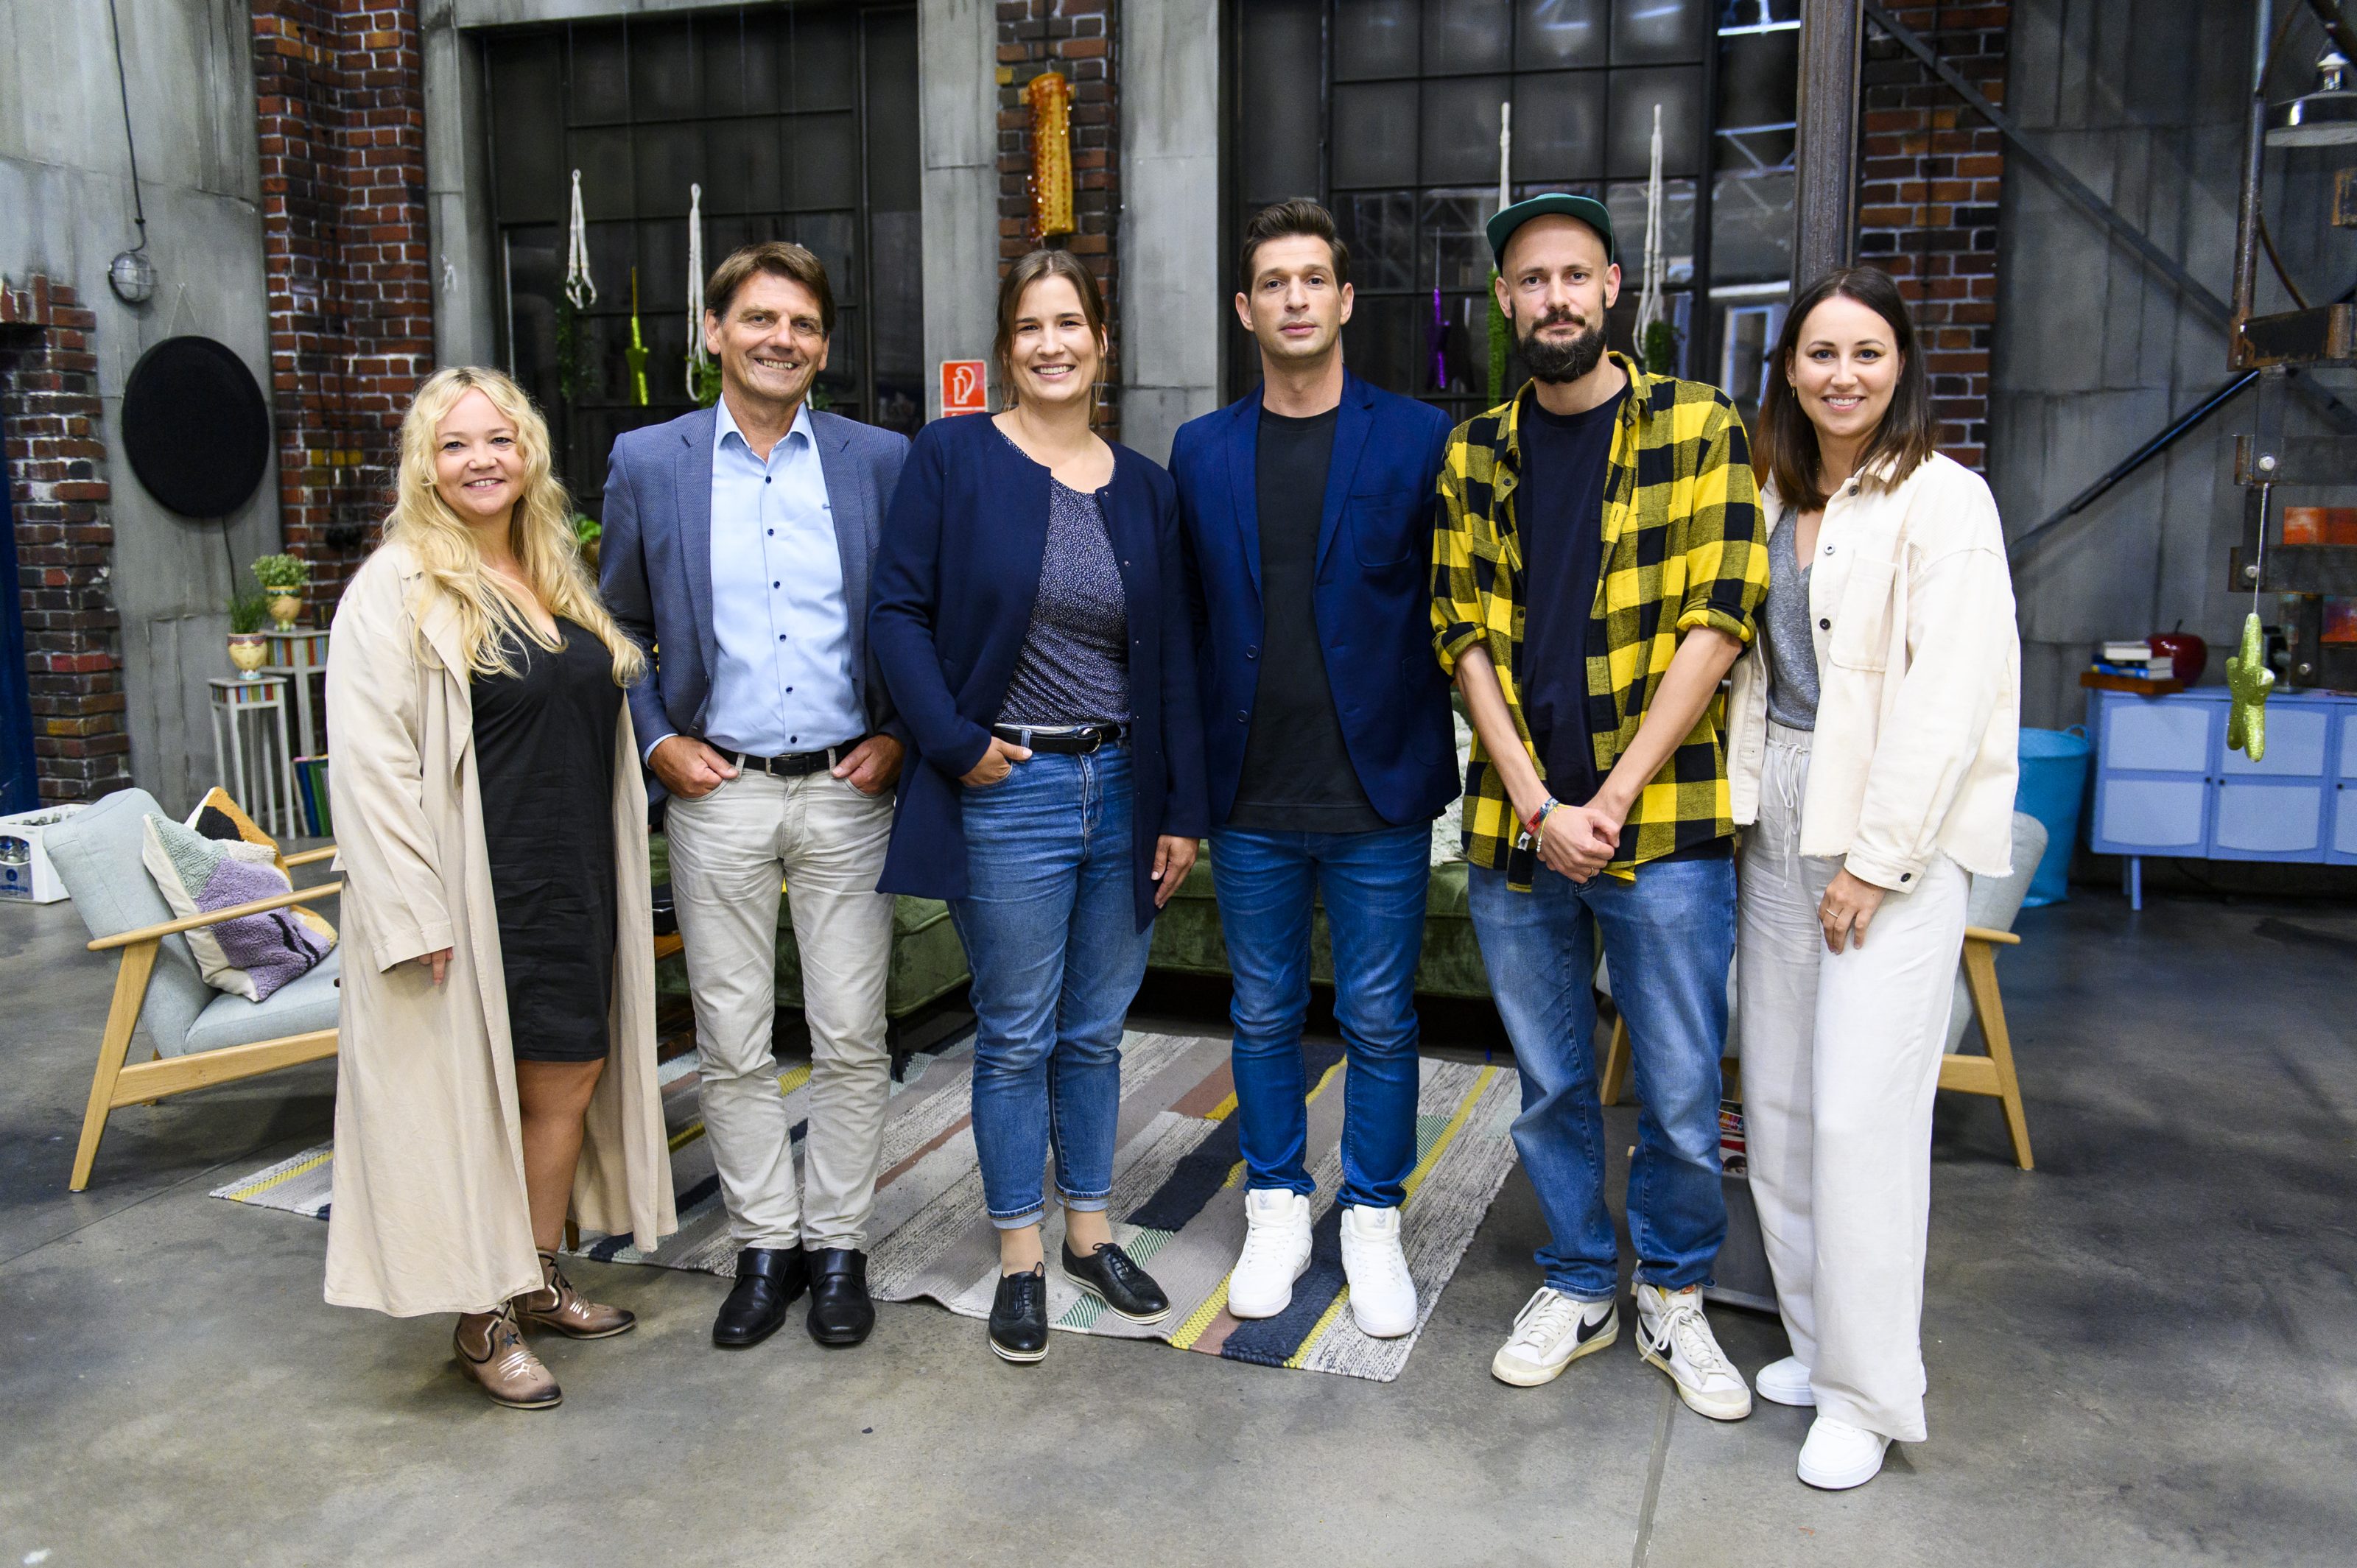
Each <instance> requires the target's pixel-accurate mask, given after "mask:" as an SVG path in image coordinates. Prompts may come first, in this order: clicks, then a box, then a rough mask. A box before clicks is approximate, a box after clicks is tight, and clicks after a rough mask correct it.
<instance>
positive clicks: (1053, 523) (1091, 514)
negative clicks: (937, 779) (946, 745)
mask: <svg viewBox="0 0 2357 1568" xmlns="http://www.w3.org/2000/svg"><path fill="white" fill-rule="evenodd" d="M998 722H999V723H1000V724H1003V725H1041V726H1043V727H1060V726H1062V725H1110V724H1126V723H1128V722H1129V601H1128V597H1127V596H1126V595H1125V593H1124V591H1123V589H1122V585H1121V564H1120V563H1119V562H1118V561H1116V560H1115V559H1114V553H1113V540H1112V539H1111V538H1110V537H1109V536H1108V535H1107V534H1106V532H1105V521H1104V513H1103V511H1102V510H1100V509H1099V508H1098V506H1097V499H1096V497H1094V496H1092V495H1084V494H1082V492H1081V491H1079V490H1076V489H1072V488H1071V486H1069V485H1066V484H1064V483H1063V482H1062V481H1060V480H1058V479H1049V481H1048V548H1047V552H1046V553H1045V554H1044V556H1043V557H1042V558H1041V560H1040V563H1039V597H1038V598H1036V599H1034V600H1033V601H1032V604H1031V628H1030V630H1029V631H1028V633H1027V634H1026V635H1025V637H1024V639H1023V652H1022V654H1021V655H1020V656H1019V657H1018V658H1017V660H1015V676H1014V679H1013V680H1011V681H1009V682H1007V686H1006V699H1005V700H1004V701H1003V702H1001V703H999V705H998Z"/></svg>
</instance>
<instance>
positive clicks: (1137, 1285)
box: [1064, 1241, 1170, 1323]
mask: <svg viewBox="0 0 2357 1568" xmlns="http://www.w3.org/2000/svg"><path fill="white" fill-rule="evenodd" d="M1064 1277H1065V1278H1066V1279H1068V1280H1070V1281H1071V1282H1072V1283H1074V1284H1076V1285H1078V1286H1080V1287H1081V1288H1082V1290H1084V1291H1086V1292H1088V1293H1089V1294H1091V1295H1092V1296H1095V1297H1096V1298H1097V1299H1098V1300H1099V1301H1102V1302H1103V1303H1104V1304H1105V1305H1107V1306H1109V1307H1111V1308H1112V1309H1113V1310H1114V1312H1115V1313H1116V1314H1118V1315H1119V1316H1123V1317H1126V1318H1128V1319H1129V1320H1130V1321H1131V1322H1132V1323H1152V1322H1153V1321H1155V1320H1156V1319H1157V1318H1158V1317H1160V1316H1163V1315H1164V1314H1165V1313H1167V1312H1168V1311H1169V1310H1170V1298H1169V1297H1168V1295H1165V1294H1163V1291H1162V1287H1161V1286H1160V1285H1158V1284H1156V1283H1154V1276H1153V1275H1152V1274H1149V1273H1146V1271H1145V1270H1144V1269H1141V1268H1139V1267H1138V1266H1137V1265H1136V1264H1135V1263H1133V1262H1130V1261H1129V1254H1128V1253H1127V1252H1125V1251H1122V1250H1121V1249H1120V1248H1119V1247H1116V1246H1114V1244H1113V1243H1112V1242H1110V1241H1108V1242H1106V1243H1105V1244H1104V1245H1103V1246H1102V1247H1099V1248H1098V1249H1097V1250H1096V1251H1093V1252H1092V1253H1090V1254H1089V1255H1088V1256H1087V1257H1085V1258H1083V1257H1082V1256H1081V1255H1080V1254H1079V1253H1078V1252H1075V1251H1072V1244H1071V1242H1070V1241H1067V1242H1065V1243H1064Z"/></svg>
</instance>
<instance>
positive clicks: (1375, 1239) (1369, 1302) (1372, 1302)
mask: <svg viewBox="0 0 2357 1568" xmlns="http://www.w3.org/2000/svg"><path fill="white" fill-rule="evenodd" d="M1342 1275H1343V1277H1344V1278H1345V1279H1347V1280H1349V1281H1350V1282H1351V1316H1352V1317H1354V1318H1356V1319H1357V1320H1358V1324H1359V1332H1360V1333H1361V1334H1363V1335H1365V1336H1367V1337H1369V1338H1370V1339H1396V1338H1398V1337H1400V1336H1401V1335H1403V1334H1406V1333H1408V1332H1410V1331H1412V1330H1413V1329H1414V1328H1415V1280H1414V1279H1413V1278H1411V1277H1410V1276H1409V1274H1408V1272H1407V1253H1406V1252H1405V1251H1404V1250H1403V1249H1402V1248H1401V1246H1400V1211H1399V1210H1398V1209H1396V1208H1358V1207H1356V1206H1355V1205H1353V1206H1351V1207H1349V1208H1344V1209H1343V1210H1342Z"/></svg>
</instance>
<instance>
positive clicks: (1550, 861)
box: [1517, 791, 1629, 883]
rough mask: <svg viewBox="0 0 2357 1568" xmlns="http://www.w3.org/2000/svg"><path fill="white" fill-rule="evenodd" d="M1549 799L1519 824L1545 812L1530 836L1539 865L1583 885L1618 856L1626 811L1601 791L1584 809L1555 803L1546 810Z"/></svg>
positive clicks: (1532, 810) (1525, 813)
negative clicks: (1541, 811)
mask: <svg viewBox="0 0 2357 1568" xmlns="http://www.w3.org/2000/svg"><path fill="white" fill-rule="evenodd" d="M1552 799H1553V797H1552V796H1549V797H1544V798H1542V800H1540V802H1539V803H1538V805H1536V806H1534V807H1533V808H1532V809H1531V810H1530V811H1526V812H1524V813H1523V821H1524V822H1529V821H1530V820H1531V819H1532V818H1533V817H1534V816H1536V815H1538V813H1539V811H1540V810H1541V809H1542V808H1545V810H1546V820H1545V821H1544V823H1542V824H1541V828H1540V831H1539V832H1537V833H1536V834H1535V835H1534V837H1535V838H1536V840H1537V844H1538V856H1539V864H1540V865H1544V866H1545V867H1546V868H1547V869H1548V870H1549V871H1552V872H1555V874H1557V875H1562V876H1567V877H1569V878H1571V880H1572V881H1574V882H1577V883H1586V882H1587V881H1588V880H1589V879H1591V878H1592V877H1594V876H1595V875H1596V874H1597V873H1598V872H1599V871H1601V870H1603V869H1604V868H1605V866H1607V865H1609V864H1611V860H1612V857H1613V855H1614V854H1617V853H1619V851H1620V827H1621V824H1622V823H1624V822H1627V821H1628V820H1629V809H1628V807H1626V806H1624V805H1620V804H1618V803H1617V802H1615V801H1612V800H1608V799H1607V798H1606V796H1605V795H1604V793H1603V792H1601V791H1599V792H1598V795H1597V797H1596V799H1595V800H1590V801H1589V802H1588V803H1587V805H1585V806H1575V805H1572V804H1571V803H1569V802H1568V801H1563V800H1557V801H1555V805H1554V806H1553V807H1551V808H1546V807H1545V802H1546V800H1552ZM1517 809H1519V808H1517Z"/></svg>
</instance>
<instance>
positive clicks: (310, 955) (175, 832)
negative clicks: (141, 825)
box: [140, 813, 336, 1002]
mask: <svg viewBox="0 0 2357 1568" xmlns="http://www.w3.org/2000/svg"><path fill="white" fill-rule="evenodd" d="M145 826H146V845H145V849H144V850H143V851H142V852H141V854H140V858H141V860H143V861H144V862H145V864H146V866H147V874H148V875H150V876H153V877H154V878H155V879H156V887H157V888H158V889H159V890H160V891H161V892H162V893H163V895H164V902H165V903H167V904H168V905H170V906H171V908H172V913H173V915H174V917H175V918H179V919H184V920H185V919H187V918H188V917H189V916H191V915H209V914H210V913H212V912H213V911H214V910H216V909H226V908H231V906H232V905H237V904H250V903H252V902H253V900H255V899H257V898H267V897H271V896H272V895H273V894H276V893H284V892H285V891H286V889H287V887H288V886H290V884H289V883H288V881H287V879H286V874H285V872H283V871H281V870H279V869H278V866H277V865H276V863H275V858H274V854H273V853H272V852H271V850H270V849H268V848H267V847H266V846H264V845H261V844H253V843H245V842H243V841H242V840H237V839H209V838H206V837H204V836H203V835H202V834H200V833H198V832H193V831H191V830H189V829H188V828H185V827H182V826H181V825H180V824H179V823H178V822H172V821H170V820H169V819H167V818H164V817H159V816H156V815H154V814H153V813H150V814H149V816H148V818H147V821H146V824H145ZM182 934H183V935H184V936H186V937H187V938H188V950H189V951H190V952H191V953H193V954H195V955H196V960H197V968H198V970H199V972H202V973H203V975H204V977H205V983H206V984H208V985H210V986H212V987H213V988H214V989H216V990H219V991H226V992H229V993H231V994H232V995H236V996H242V997H244V998H245V999H246V1000H247V1001H249V1002H260V1001H263V1000H264V999H266V998H267V997H268V996H269V995H270V993H272V992H274V991H276V990H277V989H278V988H279V987H280V986H282V985H285V983H287V982H289V981H291V980H294V979H296V977H297V976H299V975H302V974H304V973H306V972H308V971H309V970H310V969H311V967H312V966H313V965H314V964H317V962H318V961H320V960H321V959H323V958H325V957H327V956H328V950H329V949H330V948H332V947H334V946H335V945H336V933H335V931H334V930H333V929H330V928H329V927H328V924H327V922H326V921H324V920H321V919H320V918H318V917H317V916H316V915H311V914H310V913H309V912H308V911H307V910H298V909H291V908H289V909H266V910H264V911H263V912H262V913H261V914H259V915H247V916H245V917H244V918H241V919H235V920H224V921H222V922H221V924H220V925H217V926H201V927H199V928H198V929H195V930H192V931H187V932H184V933H182Z"/></svg>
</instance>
